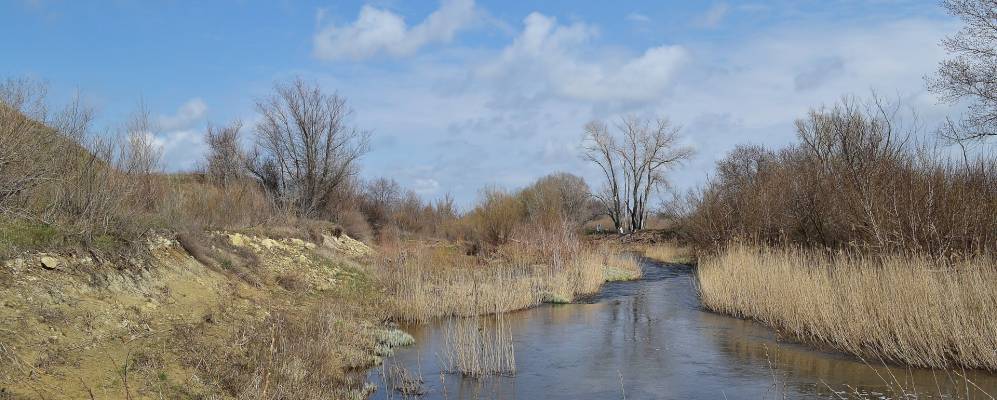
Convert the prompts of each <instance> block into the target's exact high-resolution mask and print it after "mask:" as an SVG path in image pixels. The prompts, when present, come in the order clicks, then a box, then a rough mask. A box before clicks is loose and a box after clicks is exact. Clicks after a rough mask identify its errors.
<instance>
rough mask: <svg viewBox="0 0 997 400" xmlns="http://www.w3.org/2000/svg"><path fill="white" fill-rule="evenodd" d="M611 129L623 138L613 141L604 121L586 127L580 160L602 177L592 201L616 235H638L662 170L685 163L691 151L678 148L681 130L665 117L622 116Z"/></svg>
mask: <svg viewBox="0 0 997 400" xmlns="http://www.w3.org/2000/svg"><path fill="white" fill-rule="evenodd" d="M616 130H617V131H618V132H619V133H620V136H622V140H619V141H618V140H617V139H616V138H614V137H613V136H612V135H611V134H610V133H609V129H608V127H607V125H606V124H605V123H602V122H592V123H589V124H588V125H587V126H586V140H585V158H586V159H588V160H589V161H592V162H593V163H595V164H596V165H598V166H599V168H600V170H601V171H602V172H603V175H604V177H605V178H606V184H605V186H604V189H603V190H602V191H600V192H597V193H596V194H595V197H596V198H597V199H598V200H599V202H600V203H602V204H603V206H604V208H605V210H606V214H607V215H608V216H609V217H610V219H612V220H613V224H614V225H615V228H616V229H617V231H620V232H623V231H631V232H632V231H638V230H640V229H643V228H644V222H645V219H646V217H647V214H648V207H647V204H648V202H649V200H650V198H651V195H652V194H654V193H655V192H656V191H657V190H658V189H660V187H661V186H662V185H663V184H665V183H666V180H665V172H666V171H667V170H668V169H669V168H671V167H673V166H675V165H676V164H678V163H680V162H682V161H683V160H686V159H688V158H689V157H690V156H691V155H692V150H691V149H690V148H688V147H684V146H680V145H679V143H678V140H679V138H680V136H679V132H680V130H681V128H679V127H677V126H674V125H672V124H671V122H669V121H668V119H666V118H657V119H654V120H651V119H645V118H638V117H634V116H628V117H623V118H621V119H620V121H619V122H618V123H617V124H616Z"/></svg>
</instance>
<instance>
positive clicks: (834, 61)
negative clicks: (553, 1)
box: [330, 13, 957, 205]
mask: <svg viewBox="0 0 997 400" xmlns="http://www.w3.org/2000/svg"><path fill="white" fill-rule="evenodd" d="M954 29H957V26H955V25H954V24H953V23H952V22H951V21H942V20H933V19H917V18H900V17H898V18H896V19H890V20H885V21H879V22H877V23H875V24H872V23H863V24H861V25H857V24H851V25H849V24H844V23H837V22H833V21H832V22H828V23H827V24H826V25H820V26H816V25H814V24H807V25H805V26H804V25H799V24H796V23H793V22H787V23H784V24H773V25H771V26H766V27H765V28H763V29H759V30H755V31H752V32H748V33H745V34H744V35H740V36H738V37H737V39H736V40H732V41H721V42H717V43H710V44H709V47H688V48H687V47H685V46H682V45H667V44H666V45H660V46H652V47H650V48H646V47H645V48H636V49H634V48H621V47H617V46H614V45H616V44H615V43H603V42H602V41H601V39H602V38H601V37H600V35H601V33H600V30H599V29H598V27H597V26H595V25H592V24H589V23H586V22H582V21H577V22H576V21H572V22H571V23H563V22H561V23H559V21H558V20H557V19H555V18H553V17H550V16H546V15H543V14H539V13H534V14H530V15H529V16H528V17H527V18H525V19H524V20H523V22H522V25H520V26H519V28H518V30H517V31H516V32H515V33H514V34H512V36H511V40H510V41H509V42H507V43H505V44H504V45H500V46H499V47H498V48H497V49H489V48H483V49H477V50H476V51H474V52H469V53H466V54H463V56H460V55H458V56H453V57H446V58H444V59H437V58H432V57H427V58H418V59H415V60H414V61H412V62H411V63H408V64H406V66H407V68H402V69H401V70H392V72H391V73H390V74H385V75H371V76H365V77H363V78H362V79H355V80H351V79H348V78H346V79H344V78H343V77H341V76H339V77H335V78H331V79H335V85H330V87H337V88H339V89H340V90H341V91H342V92H344V93H346V94H347V95H348V96H349V98H350V101H351V104H352V105H353V106H354V107H355V109H356V110H358V111H357V123H358V125H360V126H363V127H365V128H369V129H372V130H374V131H375V132H378V133H379V135H390V136H392V137H393V139H391V140H392V142H393V146H391V147H390V148H384V147H375V149H374V151H373V152H371V153H370V154H369V155H368V156H367V157H366V158H365V159H364V173H365V174H367V175H369V176H392V177H397V178H398V179H399V181H400V182H402V184H403V185H405V186H406V187H410V188H416V189H418V190H419V191H420V192H421V193H424V194H430V193H435V194H437V195H438V194H440V193H441V192H452V193H453V194H454V195H455V197H456V198H457V200H458V202H459V203H460V204H463V205H468V204H471V203H472V202H473V200H474V198H475V196H476V193H477V190H478V189H480V188H481V186H482V185H485V184H498V185H502V186H505V187H517V186H522V185H525V184H528V183H529V182H530V181H531V180H533V179H536V178H537V177H539V176H541V175H544V174H547V173H550V172H554V171H558V170H560V171H570V172H572V173H577V174H579V175H582V176H584V177H586V179H588V180H589V183H590V184H591V185H593V186H597V185H599V184H600V181H599V180H598V178H599V176H598V171H596V170H593V169H592V168H591V166H589V165H588V164H587V163H586V162H585V161H583V160H582V159H581V158H580V157H578V145H579V143H580V141H581V135H582V127H583V126H584V124H585V123H586V122H588V121H590V120H592V119H601V120H606V121H610V122H611V121H613V120H614V119H615V118H617V117H618V116H620V115H624V114H631V113H633V114H638V115H645V116H655V115H665V116H669V117H671V119H672V120H673V121H674V122H675V123H676V124H680V125H683V126H684V128H683V129H684V130H683V132H684V134H685V135H686V137H687V140H688V142H687V144H689V145H692V146H694V147H695V148H696V149H697V151H698V154H697V156H696V158H695V159H693V160H691V161H690V163H689V164H687V165H686V166H684V167H683V168H680V169H677V170H676V171H674V173H673V174H672V175H671V178H673V183H674V184H675V186H676V187H677V188H679V189H680V190H681V189H684V188H689V187H692V186H695V185H698V184H700V183H701V182H702V181H703V179H704V177H705V176H706V175H707V174H708V173H710V172H711V171H713V170H714V162H715V160H716V159H718V158H719V157H721V156H722V155H723V154H724V153H725V152H727V151H729V150H730V149H731V148H732V147H733V146H735V145H736V144H739V143H756V144H763V145H768V146H771V147H780V146H784V145H785V144H787V143H789V142H791V141H794V140H795V139H794V136H795V132H794V128H793V120H794V119H796V118H799V117H801V116H804V115H805V113H806V111H807V109H808V108H810V107H815V106H819V105H821V104H822V103H831V102H834V101H837V100H838V99H840V97H841V96H842V95H846V94H857V95H860V96H861V95H863V94H866V93H868V92H869V90H870V89H876V90H878V91H879V92H880V93H882V94H885V95H892V94H894V93H900V94H902V95H905V96H906V97H907V99H906V100H907V101H908V103H907V104H909V105H912V106H916V107H918V108H919V109H920V110H921V111H922V113H921V116H922V117H924V119H925V124H926V126H931V118H933V117H932V115H934V116H938V115H942V114H943V113H944V110H942V109H940V108H939V107H940V106H939V105H938V104H937V103H936V101H935V100H934V98H933V97H932V96H931V94H930V93H927V92H925V90H924V84H923V82H924V81H923V75H924V74H928V73H931V71H933V70H934V68H935V67H936V65H937V63H938V61H939V60H941V59H943V58H944V52H943V51H942V50H941V49H939V48H938V46H937V43H938V40H939V39H941V38H942V37H944V36H945V35H946V34H947V33H950V32H951V31H953V30H954ZM897 37H902V38H904V40H903V41H898V40H896V38H897ZM700 45H702V46H706V45H703V44H697V45H691V46H700ZM693 50H696V51H693ZM461 57H463V58H461ZM374 79H376V87H378V88H379V90H376V91H375V90H370V87H371V85H375V83H374V82H375V81H373V80H374ZM908 95H909V96H908ZM432 182H436V183H435V184H434V183H432ZM437 185H438V186H437Z"/></svg>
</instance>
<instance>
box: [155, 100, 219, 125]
mask: <svg viewBox="0 0 997 400" xmlns="http://www.w3.org/2000/svg"><path fill="white" fill-rule="evenodd" d="M207 111H208V104H207V103H205V102H204V100H202V99H201V98H198V97H195V98H193V99H190V100H187V102H185V103H183V105H181V106H180V108H178V109H177V112H176V113H175V114H173V115H160V116H159V127H160V128H162V129H163V130H167V131H170V130H177V129H184V128H189V127H190V126H191V125H193V124H195V123H197V122H200V121H201V120H202V119H203V118H204V115H205V113H207Z"/></svg>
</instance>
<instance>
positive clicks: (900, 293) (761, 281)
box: [697, 244, 997, 371]
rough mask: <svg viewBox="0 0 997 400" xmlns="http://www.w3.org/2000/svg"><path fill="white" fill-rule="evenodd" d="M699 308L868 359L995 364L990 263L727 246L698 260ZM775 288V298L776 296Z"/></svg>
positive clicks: (994, 266) (996, 304) (994, 273)
mask: <svg viewBox="0 0 997 400" xmlns="http://www.w3.org/2000/svg"><path fill="white" fill-rule="evenodd" d="M697 275H698V281H699V286H700V293H701V296H702V301H703V304H704V305H705V306H706V307H708V308H709V309H711V310H715V311H718V312H723V313H728V314H731V315H735V316H739V317H745V318H753V319H756V320H758V321H761V322H763V323H765V324H768V325H771V326H773V327H775V328H776V329H778V330H779V331H780V332H781V333H783V334H786V335H788V336H790V337H793V338H796V339H799V340H803V341H806V342H811V343H817V344H820V345H828V346H831V347H833V348H834V349H837V350H840V351H844V352H848V353H852V354H856V355H859V356H862V357H864V358H865V359H867V360H869V361H870V362H874V363H879V362H882V361H892V362H900V363H904V364H909V365H913V366H919V367H930V368H942V369H950V368H961V367H965V368H971V369H972V368H979V369H987V370H991V371H993V370H997V354H995V353H994V349H997V324H995V321H994V319H993V315H994V313H995V312H997V292H995V291H994V287H997V263H994V261H993V259H992V258H986V257H970V258H967V259H964V260H949V259H945V258H940V257H928V256H923V255H918V254H898V255H892V256H881V257H876V256H859V255H852V254H847V253H824V252H820V251H814V250H797V249H793V250H788V249H773V248H757V247H751V246H744V245H738V244H734V245H731V246H729V247H728V248H727V249H726V250H725V251H724V252H722V253H720V254H719V255H715V256H711V257H708V258H704V259H703V260H701V261H700V264H699V269H698V272H697ZM773 294H777V295H773Z"/></svg>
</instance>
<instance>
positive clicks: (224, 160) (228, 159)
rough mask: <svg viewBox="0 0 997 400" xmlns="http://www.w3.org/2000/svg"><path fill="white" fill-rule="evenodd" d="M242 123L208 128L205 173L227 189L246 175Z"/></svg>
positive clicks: (235, 122) (205, 136)
mask: <svg viewBox="0 0 997 400" xmlns="http://www.w3.org/2000/svg"><path fill="white" fill-rule="evenodd" d="M241 129H242V122H240V121H234V122H232V123H231V124H229V125H228V126H221V127H218V126H213V125H212V126H208V130H207V132H205V134H204V139H205V141H206V142H207V143H208V156H207V165H205V166H204V168H205V172H206V174H207V175H208V177H209V179H211V180H212V181H213V182H215V183H216V184H219V185H221V186H222V187H227V186H228V185H229V184H230V183H233V182H236V181H238V180H239V178H242V177H243V176H244V175H245V174H244V171H245V165H246V154H245V152H244V151H243V150H242V144H241V141H240V140H241V136H242V132H241Z"/></svg>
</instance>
